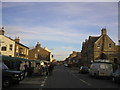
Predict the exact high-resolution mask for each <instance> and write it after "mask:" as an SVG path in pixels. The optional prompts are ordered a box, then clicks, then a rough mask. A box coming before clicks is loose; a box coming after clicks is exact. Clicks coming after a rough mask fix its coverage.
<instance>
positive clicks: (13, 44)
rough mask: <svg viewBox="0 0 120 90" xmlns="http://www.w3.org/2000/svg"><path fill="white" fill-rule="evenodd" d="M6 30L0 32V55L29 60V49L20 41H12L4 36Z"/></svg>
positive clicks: (17, 39)
mask: <svg viewBox="0 0 120 90" xmlns="http://www.w3.org/2000/svg"><path fill="white" fill-rule="evenodd" d="M4 33H5V32H4V28H2V29H1V30H0V49H1V50H0V54H1V55H6V56H11V57H20V58H25V59H28V51H29V48H28V47H27V46H25V45H23V44H21V43H20V39H19V38H16V39H15V40H14V39H11V38H10V37H7V36H5V35H4Z"/></svg>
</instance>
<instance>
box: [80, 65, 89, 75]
mask: <svg viewBox="0 0 120 90" xmlns="http://www.w3.org/2000/svg"><path fill="white" fill-rule="evenodd" d="M79 73H83V74H85V73H89V68H88V67H87V66H81V67H80V69H79Z"/></svg>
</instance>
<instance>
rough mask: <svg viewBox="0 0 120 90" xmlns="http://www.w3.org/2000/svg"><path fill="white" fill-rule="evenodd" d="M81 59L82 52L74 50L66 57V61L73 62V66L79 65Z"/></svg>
mask: <svg viewBox="0 0 120 90" xmlns="http://www.w3.org/2000/svg"><path fill="white" fill-rule="evenodd" d="M80 59H81V52H76V51H73V52H72V53H71V54H70V55H69V57H67V58H66V59H65V62H66V63H68V64H72V65H73V66H78V64H79V62H80Z"/></svg>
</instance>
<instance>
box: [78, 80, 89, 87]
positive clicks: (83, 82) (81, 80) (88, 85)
mask: <svg viewBox="0 0 120 90" xmlns="http://www.w3.org/2000/svg"><path fill="white" fill-rule="evenodd" d="M79 80H80V81H82V82H83V83H85V84H87V85H88V86H90V85H91V84H90V83H88V82H86V81H84V80H82V79H79Z"/></svg>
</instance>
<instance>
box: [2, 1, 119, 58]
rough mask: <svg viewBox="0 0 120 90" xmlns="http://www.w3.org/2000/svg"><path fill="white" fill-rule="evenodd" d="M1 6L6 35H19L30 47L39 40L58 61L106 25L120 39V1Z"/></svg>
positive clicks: (25, 3)
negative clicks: (119, 3)
mask: <svg viewBox="0 0 120 90" xmlns="http://www.w3.org/2000/svg"><path fill="white" fill-rule="evenodd" d="M2 6H3V7H2V15H3V16H2V23H3V26H4V27H5V32H6V35H7V36H10V37H11V38H15V37H16V36H19V37H20V39H21V43H23V44H25V45H26V46H29V47H33V46H35V44H36V43H37V42H40V43H41V45H42V47H48V48H49V49H52V53H53V54H54V58H56V59H57V60H64V59H65V58H66V57H68V55H69V54H70V53H72V51H80V50H81V48H82V46H81V45H82V42H83V41H84V40H85V39H87V38H88V37H89V36H99V35H100V34H101V29H102V28H104V27H106V29H107V33H108V35H109V36H110V37H111V38H112V40H113V41H114V42H115V43H117V41H118V6H117V2H36V3H35V2H3V3H2Z"/></svg>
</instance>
